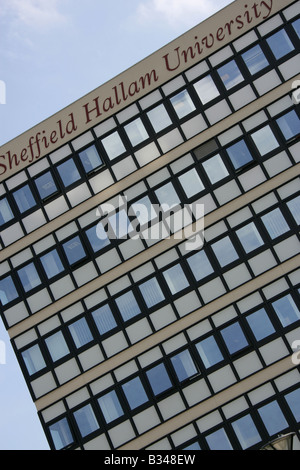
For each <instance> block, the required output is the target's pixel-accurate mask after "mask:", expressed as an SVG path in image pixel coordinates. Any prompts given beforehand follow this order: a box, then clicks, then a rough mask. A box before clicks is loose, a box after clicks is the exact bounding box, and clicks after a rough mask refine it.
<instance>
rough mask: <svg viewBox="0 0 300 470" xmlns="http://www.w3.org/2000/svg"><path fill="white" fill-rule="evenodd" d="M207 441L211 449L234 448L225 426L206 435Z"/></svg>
mask: <svg viewBox="0 0 300 470" xmlns="http://www.w3.org/2000/svg"><path fill="white" fill-rule="evenodd" d="M206 441H207V443H208V446H209V448H210V450H232V445H231V443H230V440H229V439H228V436H227V434H226V432H225V430H224V429H223V428H222V429H218V431H215V432H213V433H211V434H209V435H208V436H206Z"/></svg>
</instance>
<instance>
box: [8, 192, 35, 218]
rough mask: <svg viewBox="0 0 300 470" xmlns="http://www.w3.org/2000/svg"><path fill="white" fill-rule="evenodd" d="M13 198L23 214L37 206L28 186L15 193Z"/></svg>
mask: <svg viewBox="0 0 300 470" xmlns="http://www.w3.org/2000/svg"><path fill="white" fill-rule="evenodd" d="M13 196H14V198H15V201H16V203H17V206H18V208H19V211H20V212H21V214H23V212H26V211H28V210H29V209H31V208H32V207H34V206H35V205H36V201H35V199H34V197H33V194H32V192H31V189H30V188H29V186H28V185H26V186H23V188H20V189H18V190H17V191H15V192H14V193H13Z"/></svg>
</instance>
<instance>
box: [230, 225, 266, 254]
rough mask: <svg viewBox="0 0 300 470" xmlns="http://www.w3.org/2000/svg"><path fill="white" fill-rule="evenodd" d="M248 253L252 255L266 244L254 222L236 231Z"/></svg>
mask: <svg viewBox="0 0 300 470" xmlns="http://www.w3.org/2000/svg"><path fill="white" fill-rule="evenodd" d="M236 234H237V236H238V237H239V239H240V242H241V244H242V245H243V248H244V250H245V252H246V253H250V252H251V251H253V250H256V248H259V247H260V246H261V245H263V244H264V241H263V239H262V238H261V236H260V234H259V231H258V230H257V228H256V225H255V224H254V222H251V223H250V224H248V225H246V226H245V227H243V228H241V229H239V230H237V231H236Z"/></svg>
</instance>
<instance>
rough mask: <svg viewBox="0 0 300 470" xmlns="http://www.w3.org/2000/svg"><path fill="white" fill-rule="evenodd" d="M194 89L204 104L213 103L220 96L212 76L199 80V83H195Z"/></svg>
mask: <svg viewBox="0 0 300 470" xmlns="http://www.w3.org/2000/svg"><path fill="white" fill-rule="evenodd" d="M194 87H195V90H196V92H197V93H198V95H199V98H200V100H201V101H202V103H203V104H206V103H208V102H209V101H212V100H213V99H215V98H217V97H218V96H219V95H220V93H219V90H218V88H217V87H216V85H215V82H214V81H213V79H212V77H211V76H210V75H207V77H204V78H202V79H201V80H199V82H197V83H195V85H194Z"/></svg>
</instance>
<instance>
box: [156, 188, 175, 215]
mask: <svg viewBox="0 0 300 470" xmlns="http://www.w3.org/2000/svg"><path fill="white" fill-rule="evenodd" d="M155 194H156V196H157V198H158V200H159V203H160V205H161V208H162V210H163V211H164V212H168V211H169V210H170V209H172V208H173V207H176V206H178V205H179V204H180V199H179V197H178V194H177V192H176V191H175V188H174V186H173V184H172V183H167V184H165V185H164V186H162V187H161V188H159V189H157V190H156V191H155Z"/></svg>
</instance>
